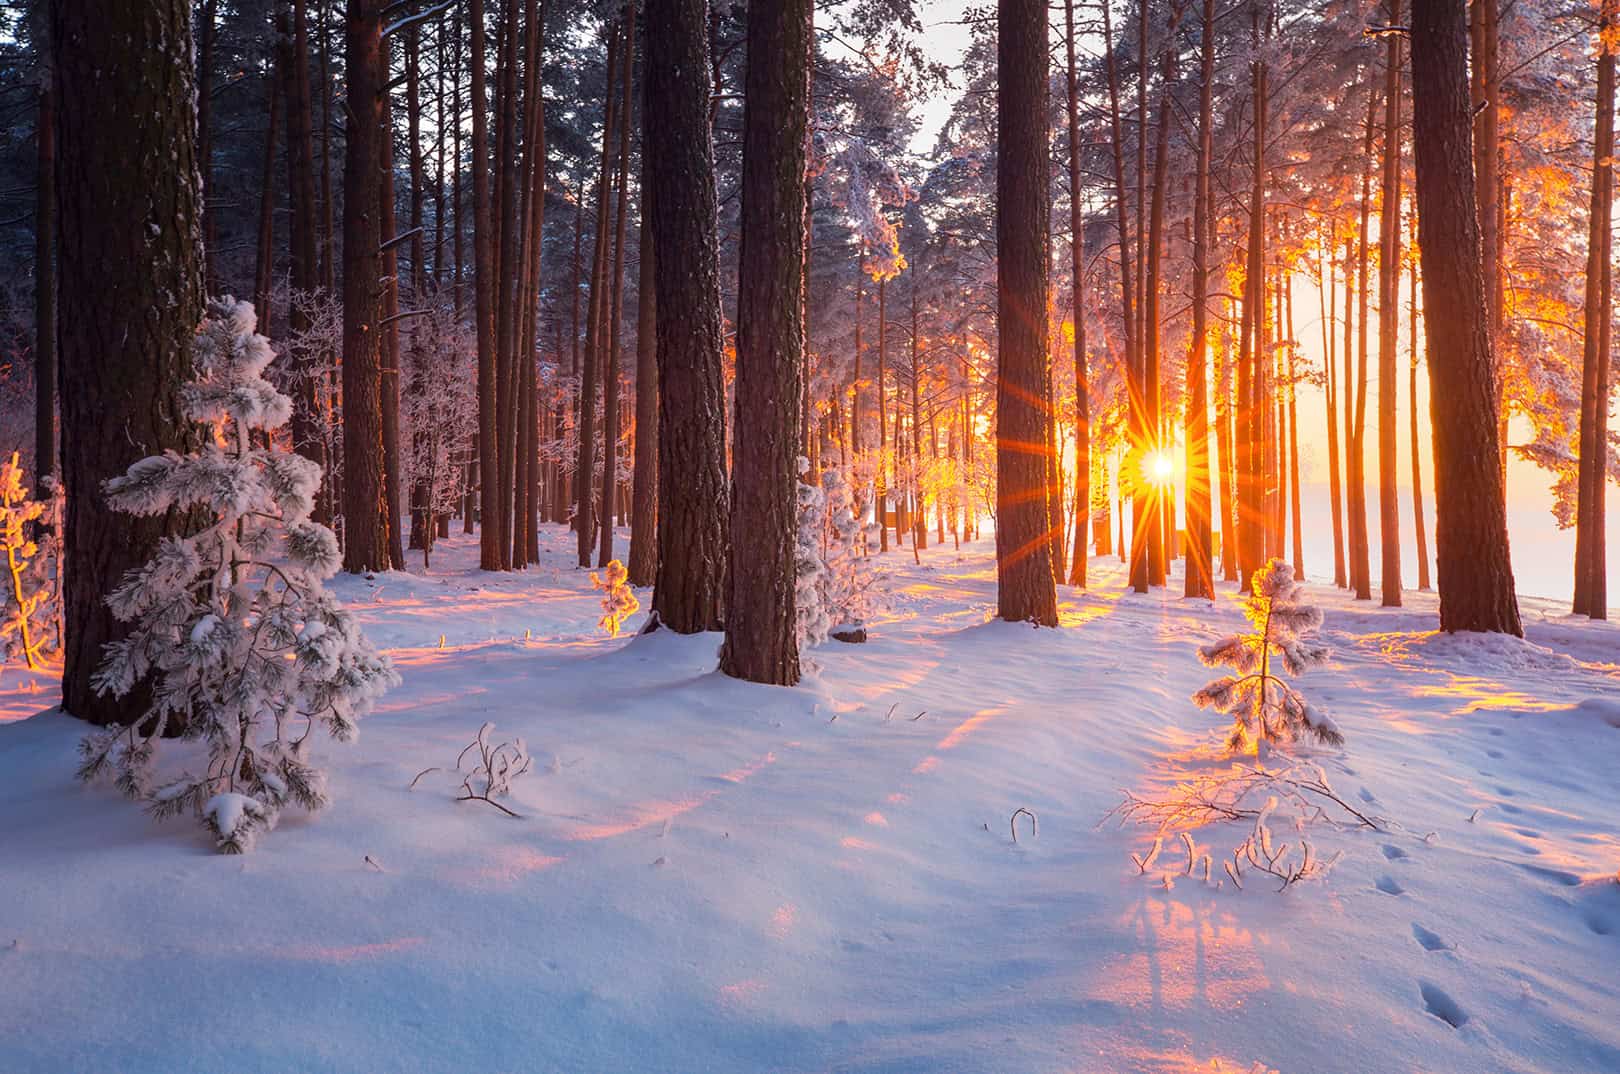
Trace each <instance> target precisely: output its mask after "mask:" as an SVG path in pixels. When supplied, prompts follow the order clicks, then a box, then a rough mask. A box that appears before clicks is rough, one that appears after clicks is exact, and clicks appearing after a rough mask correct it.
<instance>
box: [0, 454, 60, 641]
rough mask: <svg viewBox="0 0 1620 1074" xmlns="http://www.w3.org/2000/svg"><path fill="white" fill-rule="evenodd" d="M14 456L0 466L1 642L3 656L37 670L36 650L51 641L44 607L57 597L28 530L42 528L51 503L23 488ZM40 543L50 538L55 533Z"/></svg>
mask: <svg viewBox="0 0 1620 1074" xmlns="http://www.w3.org/2000/svg"><path fill="white" fill-rule="evenodd" d="M17 460H18V453H17V452H15V451H13V452H12V453H11V458H10V459H7V460H6V462H5V463H4V464H0V547H3V548H4V549H5V553H6V569H7V582H6V587H5V610H4V612H3V615H4V621H3V622H0V639H3V640H4V644H5V652H6V658H7V659H8V660H15V659H18V658H21V659H22V661H23V662H24V663H26V664H27V665H28V666H29V667H30V668H37V667H39V658H40V652H41V650H43V649H44V648H46V646H47V643H48V642H49V641H50V640H51V634H50V631H49V630H48V627H47V625H46V624H45V623H44V622H43V621H42V618H43V609H44V606H45V605H47V604H49V603H50V602H51V601H52V600H54V599H55V596H56V589H55V587H54V586H53V585H51V584H50V580H49V579H47V578H44V577H42V576H41V570H40V565H39V563H38V562H37V560H39V559H41V558H46V557H48V555H49V553H46V552H45V550H42V549H41V547H40V545H39V542H38V541H37V540H36V539H35V536H34V535H32V534H30V532H29V531H30V530H41V527H40V526H39V525H38V524H39V523H40V522H41V521H42V520H43V519H44V518H45V516H46V514H47V511H48V509H49V507H50V506H51V501H46V500H37V499H35V498H34V497H33V496H31V495H30V494H29V492H28V490H27V489H26V488H25V487H24V485H23V471H22V466H21V465H20V464H19V463H18V461H17ZM41 532H42V533H48V534H50V536H49V537H44V538H43V539H46V540H51V539H53V538H54V532H55V531H54V529H53V528H50V529H46V530H43V531H41Z"/></svg>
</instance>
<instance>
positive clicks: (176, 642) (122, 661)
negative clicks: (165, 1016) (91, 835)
mask: <svg viewBox="0 0 1620 1074" xmlns="http://www.w3.org/2000/svg"><path fill="white" fill-rule="evenodd" d="M254 328H255V319H254V313H253V307H252V305H251V304H249V303H246V302H238V301H236V300H235V299H233V298H230V297H226V298H224V299H219V300H216V301H214V302H211V303H210V304H209V311H208V317H207V319H206V320H205V321H204V322H203V324H202V327H201V329H200V330H199V331H198V333H197V339H196V343H195V346H194V350H193V355H192V361H193V366H194V372H195V375H196V379H195V380H194V381H192V382H191V383H190V384H187V385H186V386H185V387H184V388H183V389H182V390H181V393H180V402H181V406H182V408H183V412H184V414H185V417H186V418H188V419H189V420H191V421H194V422H198V423H200V424H204V425H207V426H208V427H209V428H210V429H211V430H212V432H213V436H212V437H211V438H210V441H209V442H208V443H206V444H204V445H203V447H202V448H201V449H200V450H199V451H196V452H194V453H191V454H187V455H180V454H177V453H175V452H172V451H171V452H168V453H166V454H164V455H161V456H152V457H148V458H145V459H142V460H141V461H139V462H137V463H135V464H134V465H133V466H131V467H130V468H129V470H128V471H127V472H126V473H125V474H124V476H122V477H118V478H114V479H113V480H111V481H109V482H107V485H106V494H107V498H108V501H109V502H110V503H111V504H112V505H113V506H114V507H115V508H117V509H119V510H121V511H125V512H128V513H130V514H134V515H160V514H164V513H166V512H169V511H176V512H179V513H181V514H183V515H186V516H188V517H199V516H200V517H202V518H205V519H206V522H205V523H204V524H203V525H202V526H201V527H200V528H199V529H197V530H196V532H194V533H192V534H191V535H190V536H186V537H168V538H165V539H164V540H163V541H162V543H161V544H160V545H159V547H158V550H157V554H156V555H155V556H154V557H153V558H152V560H151V561H150V562H149V563H147V564H146V565H145V566H142V567H138V568H136V569H134V570H132V571H130V572H128V573H127V574H126V575H125V576H124V579H123V581H122V583H121V584H120V585H119V586H118V587H117V588H116V589H114V590H113V591H112V593H111V594H109V595H108V597H107V603H108V606H109V607H110V608H111V609H112V611H113V614H114V615H116V616H117V617H118V618H119V619H120V620H122V621H124V622H126V623H130V624H133V628H132V630H131V631H130V633H129V635H128V637H126V638H124V639H123V640H120V641H116V642H113V643H111V644H109V645H108V646H107V649H106V655H105V658H104V660H103V662H102V664H101V667H100V668H99V669H98V670H97V672H96V675H95V679H94V683H95V686H96V689H97V690H98V691H99V692H101V693H103V694H112V695H113V696H115V697H123V696H125V695H127V694H129V693H130V692H131V691H132V690H134V689H135V688H136V686H137V684H139V683H142V682H149V684H150V690H151V694H150V701H149V702H148V706H147V709H146V711H145V712H143V713H141V714H140V715H139V716H138V717H136V718H135V719H133V720H132V721H131V722H130V723H128V724H125V725H122V726H113V727H109V728H106V729H104V730H102V731H99V732H97V733H95V734H92V735H90V736H89V737H87V738H86V739H85V740H84V742H83V743H82V744H81V748H80V749H81V753H82V755H83V758H84V760H83V763H82V765H81V766H80V769H79V775H80V777H81V778H84V779H94V778H96V777H97V776H100V775H103V774H107V773H111V774H112V775H113V776H114V777H115V779H116V783H117V785H118V787H119V788H120V789H121V790H122V791H123V792H124V793H125V794H127V795H129V796H130V797H131V798H135V799H138V800H141V801H143V802H145V803H146V806H147V809H148V810H149V811H150V812H151V813H152V814H153V815H154V816H156V817H160V818H162V817H169V816H176V815H178V814H180V813H183V812H191V813H192V814H194V815H195V816H197V817H198V818H199V819H200V820H201V821H202V823H203V825H204V826H205V827H206V828H207V830H208V831H209V832H210V833H211V834H212V835H213V837H214V839H215V841H216V844H217V846H218V847H219V849H220V850H222V851H225V852H226V853H241V852H242V851H244V850H247V849H248V848H249V847H250V846H251V845H252V843H253V841H254V839H255V837H256V836H258V835H259V834H260V833H261V832H264V831H266V830H268V829H270V828H271V827H273V826H274V825H275V823H276V819H277V817H278V815H279V813H280V811H281V810H282V809H283V808H284V807H285V806H287V805H288V804H296V805H299V806H302V807H303V808H305V809H309V810H316V809H320V808H321V807H322V806H324V805H325V804H326V801H327V798H326V790H325V779H324V775H323V774H322V773H321V772H320V771H319V770H318V769H316V768H315V767H314V766H313V764H312V763H311V762H310V757H309V737H310V732H311V731H312V730H314V728H315V726H316V725H317V724H319V725H322V726H324V727H325V728H326V730H327V731H328V733H330V734H331V735H332V736H333V737H334V738H336V739H339V740H343V741H347V740H349V739H351V738H353V737H354V734H355V730H356V727H355V721H356V720H357V719H358V718H359V717H360V716H361V715H363V714H364V713H365V712H366V711H367V710H368V709H369V708H370V707H371V705H372V703H373V702H374V701H375V700H376V699H377V698H378V697H379V696H380V695H381V694H382V693H383V692H384V691H386V690H387V689H388V688H389V687H390V686H393V685H395V684H396V683H398V681H399V678H398V676H397V675H396V674H395V672H394V669H393V665H392V664H391V663H390V662H389V660H388V658H387V657H386V656H383V655H382V654H380V653H378V652H377V651H376V650H375V649H373V648H372V646H371V644H370V643H369V642H368V641H367V640H366V638H365V636H364V635H363V634H362V633H361V631H360V627H359V624H358V623H356V622H355V620H354V618H353V616H351V615H350V614H349V613H348V612H347V611H346V610H344V609H343V608H342V607H341V606H340V605H339V604H338V603H337V601H336V600H335V599H334V598H333V597H332V595H331V594H330V593H328V592H327V591H326V589H325V587H324V585H323V584H322V583H323V581H324V580H325V579H326V578H329V577H331V575H332V574H333V573H334V572H336V570H337V569H338V566H339V555H338V545H337V538H336V537H334V536H333V534H332V531H331V530H329V529H327V528H326V527H325V526H321V525H317V524H316V523H313V522H311V521H309V513H310V511H311V509H312V508H313V505H314V497H315V494H316V491H317V489H318V488H319V486H320V480H321V471H320V467H318V466H316V465H315V464H314V463H312V462H310V461H309V460H308V459H305V458H304V457H303V456H301V455H297V454H294V453H292V452H290V451H288V450H286V449H284V448H282V447H280V446H278V445H277V442H276V438H275V437H274V436H267V437H261V438H259V439H260V440H261V441H263V442H265V443H267V444H268V446H258V445H256V444H255V437H254V436H253V431H254V430H265V431H266V432H268V431H270V430H273V429H276V428H277V427H279V426H280V425H282V424H283V423H284V422H286V421H287V419H288V416H289V415H290V413H291V411H292V401H291V400H290V399H288V398H287V396H285V395H283V394H282V393H281V392H279V391H277V390H276V389H275V387H273V386H272V385H271V384H269V383H268V382H267V381H266V380H264V378H263V376H262V374H263V372H264V369H265V367H266V366H267V365H268V364H269V363H270V361H271V360H272V359H273V358H274V357H275V355H274V353H273V352H272V351H271V349H270V344H269V341H268V340H266V339H265V338H264V337H263V336H261V335H259V334H258V333H257V332H255V331H254ZM173 731H178V732H179V733H180V735H181V737H183V738H186V739H202V740H203V741H205V742H206V744H207V750H208V754H207V766H206V768H205V769H204V770H203V772H202V773H201V774H192V773H189V772H188V773H186V774H183V775H181V776H179V777H178V778H175V779H172V780H169V781H167V782H164V783H162V784H160V785H157V786H155V787H154V786H153V782H152V781H153V771H152V770H153V764H154V760H155V758H156V754H157V749H158V744H159V741H160V739H161V738H162V737H163V735H164V734H165V732H173Z"/></svg>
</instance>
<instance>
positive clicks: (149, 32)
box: [50, 0, 203, 728]
mask: <svg viewBox="0 0 1620 1074" xmlns="http://www.w3.org/2000/svg"><path fill="white" fill-rule="evenodd" d="M50 36H51V42H52V46H53V49H54V59H55V64H54V67H55V77H56V90H57V93H58V95H59V97H58V102H59V105H60V111H59V113H58V117H57V127H56V132H57V135H58V143H57V150H58V155H57V159H56V188H57V195H58V199H59V200H58V205H59V208H60V223H61V230H60V234H59V240H60V245H59V250H60V258H59V262H60V266H61V269H60V272H61V278H60V285H61V296H62V300H63V304H64V305H65V306H66V308H68V309H71V310H75V311H81V312H82V313H83V314H84V315H82V316H73V317H68V318H64V319H63V320H62V321H61V323H60V326H59V337H60V347H61V369H62V377H61V394H62V434H63V435H62V475H63V480H64V481H65V483H66V486H67V488H68V489H69V490H70V491H71V492H72V493H73V495H72V496H70V498H69V500H68V505H67V522H66V528H65V534H64V540H65V546H64V553H65V563H64V568H63V574H64V576H65V579H66V592H65V594H64V601H63V617H64V626H65V638H64V641H65V646H64V648H65V653H64V659H65V664H64V667H63V673H62V707H63V709H64V710H66V711H67V712H70V713H72V714H74V715H76V716H79V717H81V718H83V719H86V720H90V721H91V722H93V723H98V724H109V723H122V722H125V721H128V720H130V719H133V718H134V717H136V716H138V715H139V714H140V713H141V712H142V711H144V700H143V699H142V698H141V697H138V696H135V697H131V696H126V697H125V698H124V699H122V700H114V699H113V698H111V697H109V696H105V695H98V694H97V692H96V690H95V688H94V687H93V686H92V685H91V678H92V675H93V674H94V672H95V670H96V668H97V667H98V666H99V665H100V664H101V660H102V655H103V647H104V646H105V645H107V644H108V643H109V642H112V641H116V640H117V639H119V638H121V637H123V636H124V634H125V629H124V627H123V626H122V625H121V624H119V623H118V622H117V621H116V620H114V619H113V616H112V613H111V612H110V611H108V609H107V605H106V602H105V600H104V596H105V594H106V592H107V591H108V590H109V589H111V588H112V587H113V586H114V585H117V584H118V583H119V582H120V581H121V580H122V578H123V576H124V572H125V571H128V570H130V569H132V568H135V567H138V566H140V565H142V564H144V563H146V562H147V560H149V559H150V558H151V556H152V553H153V552H154V551H155V550H156V548H157V544H158V540H159V538H160V537H162V536H163V535H164V534H165V533H168V532H171V531H172V528H173V527H174V526H175V525H176V524H177V523H178V521H179V520H178V519H175V518H133V517H131V516H129V515H124V514H119V513H117V512H115V511H113V510H112V509H111V508H109V507H108V506H107V502H106V500H105V499H104V498H103V497H102V496H101V495H99V494H98V492H97V490H98V489H100V488H101V483H102V482H103V481H105V480H107V479H108V478H111V477H115V476H117V475H119V474H122V473H123V472H124V471H125V470H126V469H127V468H128V467H129V466H130V464H131V463H134V462H135V461H137V460H138V459H141V458H144V457H145V456H148V455H161V454H162V453H163V452H164V451H166V450H176V451H187V450H192V449H194V448H196V447H198V446H199V444H200V442H201V435H200V430H198V429H197V428H195V427H194V426H192V425H190V424H189V423H188V422H187V421H185V420H184V418H182V416H181V413H180V404H179V399H178V394H179V389H180V386H181V385H182V384H183V383H185V381H186V380H187V379H188V378H189V377H190V374H191V346H192V340H193V339H194V338H195V335H196V331H197V326H198V324H199V323H200V322H201V320H202V317H203V271H202V260H201V256H202V216H203V206H202V185H201V179H200V176H199V171H198V147H197V115H196V111H195V108H196V101H197V94H196V81H195V79H196V67H195V66H194V63H193V53H192V38H191V4H189V3H187V2H185V0H149V2H147V3H142V4H138V5H137V4H131V5H122V4H119V5H108V4H106V3H104V2H102V0H57V2H56V3H53V4H52V5H51V35H50ZM132 175H138V176H139V177H140V181H139V182H131V181H130V176H132ZM111 430H116V432H117V435H109V431H111ZM173 724H174V721H173V720H172V719H171V720H170V726H171V728H172V727H173Z"/></svg>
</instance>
